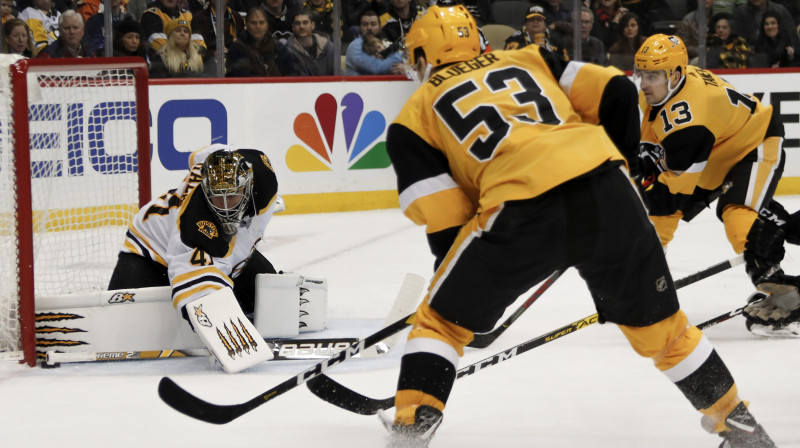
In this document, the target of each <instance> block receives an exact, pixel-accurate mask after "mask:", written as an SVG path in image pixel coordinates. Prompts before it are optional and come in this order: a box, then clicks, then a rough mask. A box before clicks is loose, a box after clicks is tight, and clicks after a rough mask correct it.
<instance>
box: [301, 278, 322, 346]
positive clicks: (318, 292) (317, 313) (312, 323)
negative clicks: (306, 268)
mask: <svg viewBox="0 0 800 448" xmlns="http://www.w3.org/2000/svg"><path fill="white" fill-rule="evenodd" d="M327 315H328V279H326V278H324V277H312V276H309V275H304V276H303V284H302V285H301V286H300V333H311V332H314V331H322V330H324V329H325V320H326V318H327Z"/></svg>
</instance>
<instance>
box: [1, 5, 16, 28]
mask: <svg viewBox="0 0 800 448" xmlns="http://www.w3.org/2000/svg"><path fill="white" fill-rule="evenodd" d="M0 14H1V17H0V23H2V24H5V23H6V22H8V21H9V20H11V19H15V18H16V17H17V12H16V11H15V10H14V0H0Z"/></svg>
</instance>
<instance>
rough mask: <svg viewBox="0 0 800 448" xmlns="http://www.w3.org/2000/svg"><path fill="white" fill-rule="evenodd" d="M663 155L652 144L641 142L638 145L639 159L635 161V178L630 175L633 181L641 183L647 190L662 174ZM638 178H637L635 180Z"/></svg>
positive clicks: (662, 151)
mask: <svg viewBox="0 0 800 448" xmlns="http://www.w3.org/2000/svg"><path fill="white" fill-rule="evenodd" d="M663 155H664V149H663V148H661V147H660V146H658V145H654V144H652V143H647V142H642V143H641V144H639V159H638V160H637V162H638V164H637V165H638V166H637V167H636V171H637V173H636V176H634V175H633V172H632V173H631V176H632V177H633V179H634V180H638V181H639V182H641V184H642V187H643V188H645V189H647V187H649V186H650V185H652V184H653V183H654V182H655V181H656V179H658V175H659V174H661V173H662V172H664V170H663V169H662V168H661V164H660V161H661V158H662V157H663ZM637 176H638V178H637Z"/></svg>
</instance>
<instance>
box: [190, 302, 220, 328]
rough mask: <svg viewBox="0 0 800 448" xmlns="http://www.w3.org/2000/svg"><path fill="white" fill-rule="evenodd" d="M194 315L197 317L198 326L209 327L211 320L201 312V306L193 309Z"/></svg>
mask: <svg viewBox="0 0 800 448" xmlns="http://www.w3.org/2000/svg"><path fill="white" fill-rule="evenodd" d="M194 315H195V316H197V323H198V324H200V325H202V326H204V327H211V319H209V318H208V315H206V313H205V312H204V311H203V305H200V306H196V307H194ZM217 331H219V330H217Z"/></svg>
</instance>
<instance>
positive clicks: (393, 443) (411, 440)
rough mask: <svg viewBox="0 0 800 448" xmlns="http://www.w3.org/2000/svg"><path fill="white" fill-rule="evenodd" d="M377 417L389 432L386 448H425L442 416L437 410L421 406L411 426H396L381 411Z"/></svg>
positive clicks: (392, 420)
mask: <svg viewBox="0 0 800 448" xmlns="http://www.w3.org/2000/svg"><path fill="white" fill-rule="evenodd" d="M378 417H379V418H380V419H381V423H383V426H384V427H385V428H386V429H387V430H388V431H389V438H388V440H387V443H386V448H427V447H428V444H429V443H430V441H431V438H432V437H433V435H434V433H435V432H436V429H438V428H439V425H441V424H442V417H443V416H442V412H441V411H439V410H438V409H436V408H434V407H432V406H425V405H423V406H420V407H418V408H417V410H416V413H415V416H414V424H412V425H400V424H396V423H394V419H392V418H391V417H390V416H389V415H387V414H386V413H385V412H383V411H379V412H378Z"/></svg>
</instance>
